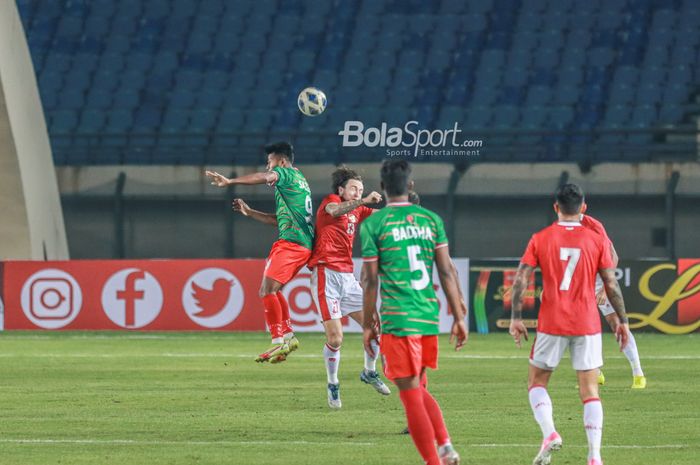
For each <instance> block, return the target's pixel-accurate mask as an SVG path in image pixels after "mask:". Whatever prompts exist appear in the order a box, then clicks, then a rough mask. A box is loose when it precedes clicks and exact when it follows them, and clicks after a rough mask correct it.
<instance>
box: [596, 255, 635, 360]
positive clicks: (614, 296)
mask: <svg viewBox="0 0 700 465" xmlns="http://www.w3.org/2000/svg"><path fill="white" fill-rule="evenodd" d="M599 272H600V277H601V278H603V284H604V285H605V293H606V294H607V296H608V300H610V304H611V305H612V307H613V309H615V313H616V314H617V316H618V318H619V319H620V323H621V324H619V325H617V328H616V329H615V338H616V339H617V342H618V344H620V350H622V349H624V348H625V347H626V346H627V341H628V339H629V320H628V319H627V311H626V310H625V299H624V298H623V297H622V290H621V289H620V285H619V284H618V282H617V278H615V270H614V269H612V268H606V269H604V270H600V271H599Z"/></svg>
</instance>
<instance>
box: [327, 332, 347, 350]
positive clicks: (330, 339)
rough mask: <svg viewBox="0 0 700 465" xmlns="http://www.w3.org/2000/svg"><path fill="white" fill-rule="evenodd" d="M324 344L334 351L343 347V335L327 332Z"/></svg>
mask: <svg viewBox="0 0 700 465" xmlns="http://www.w3.org/2000/svg"><path fill="white" fill-rule="evenodd" d="M326 342H327V343H328V345H329V346H331V347H333V348H334V349H338V348H340V346H342V345H343V333H341V332H338V331H331V332H329V333H328V334H326Z"/></svg>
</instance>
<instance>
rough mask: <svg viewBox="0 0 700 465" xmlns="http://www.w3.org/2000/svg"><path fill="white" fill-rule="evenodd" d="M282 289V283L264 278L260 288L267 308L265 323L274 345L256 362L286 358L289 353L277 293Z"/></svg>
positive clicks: (257, 358)
mask: <svg viewBox="0 0 700 465" xmlns="http://www.w3.org/2000/svg"><path fill="white" fill-rule="evenodd" d="M281 288H282V283H280V282H279V281H276V280H274V279H272V278H269V277H267V276H265V277H263V282H262V285H261V286H260V297H261V298H262V301H263V306H264V308H265V321H266V322H267V327H268V329H269V330H270V336H271V337H272V345H271V346H270V347H269V348H268V349H267V350H266V351H264V352H263V353H261V354H260V355H258V356H257V357H256V359H255V361H256V362H267V361H270V360H278V359H280V358H283V357H286V355H287V354H288V353H289V345H288V344H286V343H285V341H284V323H283V312H282V305H281V304H280V301H279V299H278V298H277V292H278V291H279V290H280V289H281Z"/></svg>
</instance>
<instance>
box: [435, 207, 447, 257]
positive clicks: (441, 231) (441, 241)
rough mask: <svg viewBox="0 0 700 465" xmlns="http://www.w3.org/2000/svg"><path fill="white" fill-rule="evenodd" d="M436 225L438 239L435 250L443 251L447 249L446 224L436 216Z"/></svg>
mask: <svg viewBox="0 0 700 465" xmlns="http://www.w3.org/2000/svg"><path fill="white" fill-rule="evenodd" d="M435 223H436V226H437V237H436V238H435V249H436V250H437V249H441V248H442V247H447V246H448V245H449V244H448V243H447V233H446V232H445V224H444V223H443V221H442V218H440V217H439V216H437V215H435Z"/></svg>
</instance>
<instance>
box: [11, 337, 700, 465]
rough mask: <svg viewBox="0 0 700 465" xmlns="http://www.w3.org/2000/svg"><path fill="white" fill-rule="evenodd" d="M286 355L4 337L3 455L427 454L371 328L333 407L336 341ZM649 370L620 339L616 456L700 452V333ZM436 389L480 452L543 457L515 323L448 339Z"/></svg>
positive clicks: (247, 347)
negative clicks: (375, 372) (365, 352)
mask: <svg viewBox="0 0 700 465" xmlns="http://www.w3.org/2000/svg"><path fill="white" fill-rule="evenodd" d="M300 339H301V342H302V347H301V349H300V351H298V352H296V353H295V354H293V355H292V356H291V357H290V359H289V360H288V361H287V362H285V363H283V364H281V365H276V366H275V365H269V364H266V365H258V364H255V363H254V362H253V361H252V360H253V356H254V355H255V354H256V353H257V352H258V351H260V350H262V349H263V348H265V346H266V344H267V341H268V339H267V337H266V336H265V335H263V334H262V333H256V334H250V333H249V334H240V333H238V334H221V333H186V334H184V333H175V334H161V333H159V334H135V333H4V334H1V335H0V380H1V386H2V393H1V396H0V402H1V407H0V463H1V464H3V465H10V464H18V465H20V464H21V465H31V464H37V465H39V464H41V465H44V464H68V465H77V464H90V465H92V464H120V465H128V464H149V465H156V464H168V465H174V464H284V465H290V464H309V465H311V464H319V465H320V464H323V465H328V464H367V465H370V464H395V465H399V464H416V465H418V464H420V463H421V461H420V459H419V456H418V454H417V452H416V451H415V449H414V447H413V444H412V442H411V440H410V438H409V437H408V436H402V435H399V434H398V433H399V431H400V430H401V429H402V428H403V427H404V419H403V411H402V408H401V404H400V401H399V398H398V396H397V395H394V393H392V395H391V396H389V397H386V398H383V397H381V396H379V395H378V394H376V393H375V392H374V391H373V390H372V389H371V388H370V387H368V386H366V385H364V384H361V383H360V382H359V380H358V374H359V370H360V369H361V367H362V352H361V347H360V344H361V342H360V338H359V336H358V335H349V336H347V337H346V340H345V343H344V347H343V352H342V361H341V368H340V380H341V386H342V391H341V394H342V399H343V409H342V410H340V411H330V410H329V409H328V407H327V405H326V399H325V396H326V393H325V371H324V368H323V360H322V358H321V356H320V352H321V347H322V344H323V337H322V335H320V334H302V335H301V338H300ZM637 341H638V344H639V347H640V351H641V353H642V362H643V366H644V368H645V371H646V375H647V378H648V379H649V386H648V388H647V389H646V390H644V391H632V390H631V389H629V385H630V384H631V374H630V370H629V365H628V364H627V360H626V359H624V357H623V356H622V354H620V353H619V352H617V351H616V350H615V347H614V341H613V339H612V336H610V335H606V337H605V346H606V347H605V349H606V350H605V354H606V369H605V374H606V377H607V384H606V385H605V386H604V387H603V390H602V398H603V405H604V408H605V431H604V437H603V458H604V460H605V461H606V464H607V465H626V464H629V465H632V464H635V465H636V464H640V463H644V464H657V463H658V464H666V465H670V464H687V465H690V464H698V463H700V440H699V439H698V437H699V436H698V430H699V429H698V428H699V426H700V386H699V385H698V383H697V380H698V375H699V374H700V350H699V349H700V339H699V338H698V337H697V336H661V335H651V334H639V335H637ZM442 342H443V344H444V345H443V346H442V355H441V360H440V363H441V369H440V370H439V371H437V372H434V373H431V375H430V389H431V391H432V392H433V394H434V395H435V397H436V398H437V399H438V401H439V402H440V403H441V405H442V407H443V411H444V412H445V418H446V421H447V424H448V427H449V429H450V432H451V435H452V438H453V442H454V444H455V446H456V447H457V449H458V450H459V451H460V453H461V454H462V457H463V463H466V464H494V465H496V464H498V465H500V464H509V465H511V464H529V463H531V460H532V458H533V456H534V454H535V453H536V452H537V448H538V445H539V440H540V434H539V429H538V427H537V425H536V423H535V422H534V419H533V418H532V414H531V412H530V407H529V405H528V402H527V393H526V386H525V378H526V370H527V362H526V357H527V354H528V350H527V349H526V348H523V349H521V350H519V351H518V350H517V349H515V347H514V346H513V345H512V341H511V340H510V339H509V338H508V337H507V336H506V335H503V334H499V335H489V336H477V335H474V336H472V338H471V341H470V343H469V344H468V346H467V347H466V348H465V349H464V350H463V351H462V352H459V353H455V352H453V351H450V350H449V348H448V346H447V345H446V344H447V341H446V340H444V341H442ZM550 393H551V397H552V400H553V402H554V415H555V421H556V424H557V428H558V430H559V432H560V433H561V435H562V437H563V438H564V449H563V450H562V451H561V452H559V453H558V455H556V456H555V457H554V460H553V462H552V463H553V464H585V459H586V439H585V433H584V431H583V427H582V419H581V413H582V407H581V404H580V402H579V401H578V396H577V392H576V389H575V377H574V374H573V372H572V370H571V368H570V363H569V360H565V361H564V362H563V364H562V366H561V367H560V370H559V372H557V373H556V374H555V376H554V377H553V380H552V384H551V387H550Z"/></svg>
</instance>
